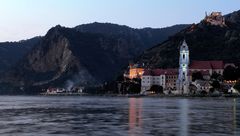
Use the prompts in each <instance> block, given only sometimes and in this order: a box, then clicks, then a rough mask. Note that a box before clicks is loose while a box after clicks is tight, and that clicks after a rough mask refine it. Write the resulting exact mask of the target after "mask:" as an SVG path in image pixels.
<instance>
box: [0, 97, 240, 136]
mask: <svg viewBox="0 0 240 136" xmlns="http://www.w3.org/2000/svg"><path fill="white" fill-rule="evenodd" d="M0 135H9V136H10V135H11V136H12V135H14V136H15V135H16V136H21V135H29V136H39V135H40V136H41V135H43V136H48V135H63V136H64V135H72V136H75V135H76V136H99V135H100V136H148V135H149V136H150V135H156V136H160V135H177V136H178V135H180V136H181V135H182V136H187V135H189V136H190V135H194V136H198V135H199V136H200V135H201V136H202V135H211V136H212V135H213V136H214V135H215V136H223V135H235V136H239V135H240V99H239V98H150V97H146V98H145V97H144V98H125V97H96V96H93V97H81V96H66V97H65V96H58V97H57V96H47V97H46V96H0Z"/></svg>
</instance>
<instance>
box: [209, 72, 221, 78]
mask: <svg viewBox="0 0 240 136" xmlns="http://www.w3.org/2000/svg"><path fill="white" fill-rule="evenodd" d="M220 78H221V74H218V73H216V72H213V74H212V76H211V79H214V80H219V79H220Z"/></svg>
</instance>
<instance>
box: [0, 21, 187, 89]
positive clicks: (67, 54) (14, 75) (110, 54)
mask: <svg viewBox="0 0 240 136" xmlns="http://www.w3.org/2000/svg"><path fill="white" fill-rule="evenodd" d="M95 25H96V23H94V24H89V25H87V26H88V27H90V28H85V26H86V25H84V29H85V31H80V30H79V29H80V28H81V27H83V26H78V27H76V28H65V27H62V26H59V25H58V26H56V27H54V28H52V29H50V30H49V31H48V33H47V34H46V35H45V36H44V37H43V38H42V40H41V41H40V42H39V43H38V44H36V45H35V47H34V48H33V50H31V51H30V52H29V53H28V55H26V57H24V58H23V59H22V60H21V61H20V62H18V63H17V64H16V65H15V67H14V68H13V69H10V70H9V71H7V72H6V73H5V74H4V76H3V78H2V79H1V87H2V88H4V89H2V90H8V88H11V89H12V90H18V89H19V88H21V90H27V91H35V90H36V88H37V89H38V90H40V89H41V88H47V87H49V86H58V87H65V88H69V87H71V86H73V85H80V86H95V85H99V84H101V83H103V82H104V81H108V80H112V79H113V78H114V77H115V76H116V75H117V74H118V73H120V71H121V70H122V69H123V68H124V67H125V66H126V65H127V64H128V62H129V60H131V59H133V58H134V57H136V56H137V55H139V53H141V52H142V51H143V50H144V49H145V48H147V47H152V46H153V45H156V44H157V43H159V42H162V40H165V39H164V38H161V36H162V35H160V32H158V31H162V29H156V30H154V29H150V28H148V29H142V30H140V29H132V28H129V27H126V26H124V27H123V28H122V26H119V25H113V24H99V23H97V25H98V27H99V29H94V30H96V31H93V30H92V29H91V26H92V27H93V26H94V27H95ZM107 26H108V27H107ZM113 26H114V27H115V28H117V29H113V28H112V27H113ZM184 26H186V25H183V26H181V25H179V30H180V29H182V27H184ZM98 27H97V28H98ZM102 28H104V30H105V31H104V30H100V29H102ZM125 29H126V30H127V31H125ZM166 29H167V28H166ZM169 29H170V30H171V31H172V28H169ZM97 30H99V31H97ZM121 30H122V31H124V35H122V34H120V31H121ZM147 30H151V31H153V32H152V33H150V32H148V34H149V37H148V38H146V37H141V36H140V35H141V33H145V31H147ZM176 30H177V28H176V27H174V31H176ZM108 31H112V34H110V33H109V32H108ZM164 31H167V30H165V29H164ZM170 33H171V32H168V33H167V32H166V34H170ZM158 34H159V36H158ZM157 37H159V39H160V40H157ZM161 39H162V40H161ZM32 88H34V89H32Z"/></svg>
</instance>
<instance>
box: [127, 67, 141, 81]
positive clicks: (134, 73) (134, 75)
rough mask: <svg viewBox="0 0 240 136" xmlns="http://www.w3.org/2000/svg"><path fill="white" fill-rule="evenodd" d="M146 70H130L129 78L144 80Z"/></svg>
mask: <svg viewBox="0 0 240 136" xmlns="http://www.w3.org/2000/svg"><path fill="white" fill-rule="evenodd" d="M143 72H144V69H143V68H130V70H129V78H130V79H133V78H142V75H143Z"/></svg>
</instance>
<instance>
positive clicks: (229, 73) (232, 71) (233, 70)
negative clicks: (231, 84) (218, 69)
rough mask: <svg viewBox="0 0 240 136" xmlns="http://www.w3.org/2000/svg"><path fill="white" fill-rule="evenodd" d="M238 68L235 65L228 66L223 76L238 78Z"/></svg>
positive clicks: (229, 78)
mask: <svg viewBox="0 0 240 136" xmlns="http://www.w3.org/2000/svg"><path fill="white" fill-rule="evenodd" d="M237 76H238V74H237V70H236V68H235V67H233V66H230V65H229V66H227V67H226V68H225V69H224V71H223V77H224V79H225V80H236V79H237V78H238V77H237Z"/></svg>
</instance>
